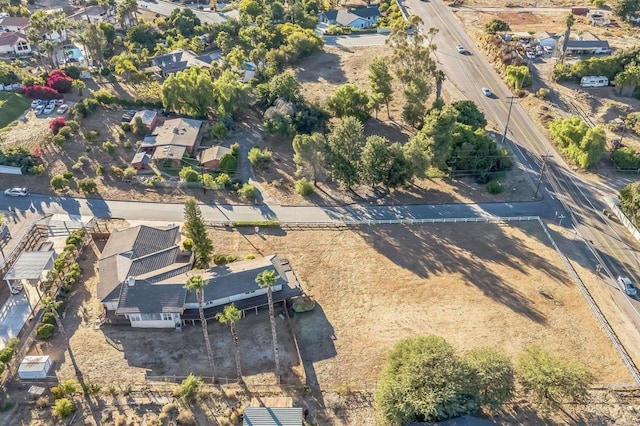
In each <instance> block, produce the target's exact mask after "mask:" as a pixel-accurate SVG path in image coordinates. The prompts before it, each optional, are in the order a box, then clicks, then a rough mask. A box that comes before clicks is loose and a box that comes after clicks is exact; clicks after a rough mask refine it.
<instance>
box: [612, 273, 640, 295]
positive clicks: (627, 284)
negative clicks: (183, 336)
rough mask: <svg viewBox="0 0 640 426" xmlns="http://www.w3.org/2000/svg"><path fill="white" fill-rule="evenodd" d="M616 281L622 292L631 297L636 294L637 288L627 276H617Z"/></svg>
mask: <svg viewBox="0 0 640 426" xmlns="http://www.w3.org/2000/svg"><path fill="white" fill-rule="evenodd" d="M616 281H618V285H620V287H621V288H622V289H623V290H624V292H625V293H627V296H631V297H633V296H635V295H637V294H638V290H637V289H636V287H635V286H634V285H633V283H632V282H631V280H630V279H629V278H628V277H623V276H619V277H618V279H617V280H616Z"/></svg>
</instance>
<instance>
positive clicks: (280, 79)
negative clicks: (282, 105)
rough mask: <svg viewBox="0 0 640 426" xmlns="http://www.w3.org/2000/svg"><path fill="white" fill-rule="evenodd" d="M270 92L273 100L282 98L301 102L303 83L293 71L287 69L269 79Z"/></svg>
mask: <svg viewBox="0 0 640 426" xmlns="http://www.w3.org/2000/svg"><path fill="white" fill-rule="evenodd" d="M269 94H270V96H271V99H272V100H273V101H275V100H276V99H282V100H283V101H287V102H300V101H301V100H302V85H301V84H300V82H299V81H298V79H297V78H296V76H295V75H294V74H293V73H292V72H291V71H285V72H283V73H280V74H276V75H275V76H273V77H272V78H271V80H269Z"/></svg>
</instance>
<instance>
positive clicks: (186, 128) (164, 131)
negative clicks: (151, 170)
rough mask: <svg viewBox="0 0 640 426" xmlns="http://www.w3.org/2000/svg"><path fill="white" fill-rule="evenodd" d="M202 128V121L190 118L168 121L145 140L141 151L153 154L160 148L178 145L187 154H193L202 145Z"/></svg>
mask: <svg viewBox="0 0 640 426" xmlns="http://www.w3.org/2000/svg"><path fill="white" fill-rule="evenodd" d="M202 127H203V126H202V121H200V120H192V119H190V118H174V119H171V120H166V121H165V122H164V123H162V124H161V125H159V126H157V127H156V128H155V129H154V130H153V131H152V132H151V134H150V135H149V136H147V137H145V138H144V139H143V141H142V144H141V145H140V150H141V151H145V152H147V153H149V154H153V152H154V151H155V150H156V149H157V148H159V147H163V146H168V145H176V146H182V147H184V148H185V151H186V152H188V153H189V154H192V153H194V152H195V150H196V149H197V148H198V145H199V144H200V139H201V138H202ZM181 158H182V157H181Z"/></svg>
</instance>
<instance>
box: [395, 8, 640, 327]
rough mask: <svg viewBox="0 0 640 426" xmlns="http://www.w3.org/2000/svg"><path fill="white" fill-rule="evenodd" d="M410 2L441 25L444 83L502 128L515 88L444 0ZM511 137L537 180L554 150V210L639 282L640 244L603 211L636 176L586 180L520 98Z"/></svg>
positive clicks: (612, 270) (613, 270) (546, 179)
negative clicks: (462, 52)
mask: <svg viewBox="0 0 640 426" xmlns="http://www.w3.org/2000/svg"><path fill="white" fill-rule="evenodd" d="M406 4H407V5H408V6H409V7H410V9H411V10H412V11H413V13H415V14H418V15H419V16H420V17H421V18H422V19H423V21H424V22H425V27H427V28H430V27H437V28H439V29H440V32H439V33H438V34H437V36H436V37H435V39H434V41H435V43H436V44H437V45H438V50H437V51H436V56H437V59H438V63H439V66H440V67H441V68H442V69H443V70H444V71H445V73H446V75H447V82H445V84H449V87H451V86H454V87H453V88H452V89H453V91H454V93H457V96H456V95H454V97H457V98H460V99H463V98H469V99H471V100H473V101H474V102H476V103H477V104H478V105H479V106H480V107H481V108H482V109H483V110H484V112H485V114H486V116H487V119H488V120H489V121H490V122H493V123H496V125H497V127H498V129H500V130H502V129H504V127H505V124H506V118H507V115H508V101H507V100H508V98H509V96H511V92H510V91H509V89H508V88H507V87H506V85H505V84H504V83H503V81H502V78H501V77H500V76H499V75H498V74H497V73H496V72H495V71H494V70H493V69H492V68H491V66H490V65H489V64H488V62H487V61H486V60H485V58H484V57H483V56H482V54H481V53H480V50H479V49H477V48H476V47H475V44H474V40H472V39H471V38H470V37H469V36H468V35H467V34H466V32H465V31H464V29H463V28H462V26H461V25H460V24H459V23H458V22H457V20H456V18H455V16H454V14H453V12H452V11H451V10H449V8H448V7H446V6H445V5H443V4H442V3H441V2H440V1H430V2H421V1H419V0H407V2H406ZM514 10H521V9H514ZM457 44H462V45H463V46H465V48H467V50H469V52H470V53H471V54H470V55H468V56H465V55H460V54H458V53H457V52H456V50H455V47H456V45H457ZM482 87H489V88H491V90H492V91H493V92H494V93H495V94H496V96H495V97H493V98H487V97H486V96H484V95H483V94H482V93H481V88H482ZM508 139H509V143H510V146H511V148H512V150H513V151H514V152H515V154H516V156H517V158H518V159H519V160H520V161H521V163H522V164H523V166H524V167H525V168H526V169H528V170H530V171H531V173H532V174H533V177H534V179H535V180H536V181H537V180H538V178H539V176H540V170H541V168H542V163H543V160H542V157H543V156H544V155H546V154H550V155H552V157H551V158H549V160H548V162H547V172H546V173H544V174H543V179H542V185H541V190H542V194H543V195H544V196H545V200H547V202H548V209H549V211H553V212H554V215H555V212H558V213H559V214H562V215H565V216H567V219H566V220H565V222H564V224H565V225H575V226H576V228H577V229H578V231H579V233H580V234H581V235H582V236H583V237H584V239H585V240H586V241H588V242H590V243H589V244H588V249H589V250H590V251H591V253H590V254H591V258H592V259H594V265H593V266H594V267H595V264H596V263H598V262H600V263H602V264H603V265H604V267H605V271H606V272H607V273H608V274H609V275H610V276H617V275H628V276H629V277H631V278H632V279H634V281H635V282H640V275H639V274H638V273H637V272H636V271H637V270H638V266H639V265H640V262H639V261H638V259H637V257H636V247H637V244H635V243H634V242H632V241H629V239H628V238H627V236H626V232H625V231H624V230H621V229H620V227H619V226H612V225H611V224H610V223H609V222H608V221H607V220H605V218H604V216H603V215H602V214H601V211H602V209H603V208H604V207H605V206H606V202H605V198H608V197H610V196H611V195H612V194H616V193H617V190H618V189H619V188H620V187H621V185H622V184H623V183H625V182H628V181H630V180H632V179H633V177H631V176H624V177H623V178H620V177H618V176H616V177H614V178H607V177H603V179H602V183H601V184H598V185H595V184H590V183H586V182H584V181H583V179H582V177H581V176H579V175H577V174H576V173H574V172H573V171H572V168H571V167H570V166H568V165H567V164H566V163H565V162H564V161H563V160H562V158H561V157H560V156H559V155H558V154H557V153H555V152H554V148H553V147H552V145H551V144H550V143H549V142H548V141H547V140H546V138H545V137H544V135H543V134H542V133H541V131H540V129H538V127H537V126H536V125H535V124H534V123H533V121H532V120H531V118H530V117H529V116H528V114H527V112H526V111H525V110H524V108H522V107H521V106H520V105H519V104H518V103H517V102H515V103H514V104H513V109H512V112H511V121H510V127H509V133H508ZM612 284H613V282H612ZM611 288H612V297H613V298H614V299H616V301H617V302H618V306H620V307H621V308H622V309H624V310H625V311H627V313H628V314H629V317H630V318H632V319H633V320H634V321H635V323H636V327H637V328H638V329H640V315H639V314H638V313H639V312H640V302H637V301H634V300H630V299H629V298H627V297H626V296H625V295H624V294H623V293H622V292H621V291H619V290H618V289H616V288H615V287H614V285H612V287H611Z"/></svg>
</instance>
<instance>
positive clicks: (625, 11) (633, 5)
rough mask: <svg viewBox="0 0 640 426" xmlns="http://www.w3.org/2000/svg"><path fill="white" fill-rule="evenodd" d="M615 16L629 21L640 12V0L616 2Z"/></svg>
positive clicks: (614, 4) (614, 6)
mask: <svg viewBox="0 0 640 426" xmlns="http://www.w3.org/2000/svg"><path fill="white" fill-rule="evenodd" d="M612 10H613V14H614V15H616V16H618V17H620V18H622V19H623V20H625V21H627V20H628V19H629V18H630V17H631V16H634V15H636V14H637V13H638V10H640V0H615V2H614V3H613V9H612Z"/></svg>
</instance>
